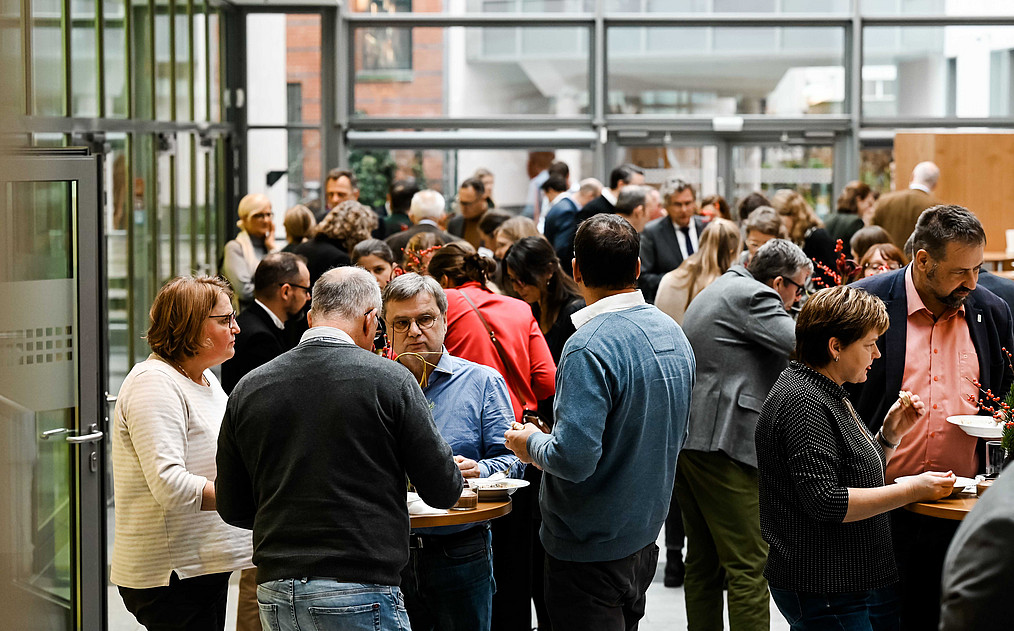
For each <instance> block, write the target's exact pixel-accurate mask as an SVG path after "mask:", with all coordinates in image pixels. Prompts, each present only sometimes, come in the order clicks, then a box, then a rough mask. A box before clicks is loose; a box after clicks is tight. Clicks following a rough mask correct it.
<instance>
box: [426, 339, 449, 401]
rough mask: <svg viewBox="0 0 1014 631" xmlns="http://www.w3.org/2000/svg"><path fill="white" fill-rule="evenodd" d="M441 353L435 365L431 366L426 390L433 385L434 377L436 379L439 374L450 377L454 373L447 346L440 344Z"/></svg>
mask: <svg viewBox="0 0 1014 631" xmlns="http://www.w3.org/2000/svg"><path fill="white" fill-rule="evenodd" d="M440 351H441V353H442V354H441V355H440V359H438V360H437V365H436V366H435V367H434V368H433V372H432V373H430V380H429V384H428V385H427V386H426V390H429V389H430V387H432V385H433V381H434V379H437V378H438V377H439V376H440V375H447V376H448V377H451V376H453V375H454V368H453V367H452V365H453V364H454V360H453V359H452V358H451V354H450V353H448V352H447V347H446V346H442V347H441V348H440Z"/></svg>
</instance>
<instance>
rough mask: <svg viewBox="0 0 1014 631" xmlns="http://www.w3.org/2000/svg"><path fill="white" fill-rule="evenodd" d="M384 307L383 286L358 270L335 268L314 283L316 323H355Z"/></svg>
mask: <svg viewBox="0 0 1014 631" xmlns="http://www.w3.org/2000/svg"><path fill="white" fill-rule="evenodd" d="M381 306H382V304H381V301H380V285H378V284H377V279H376V278H374V277H373V274H371V273H369V272H367V271H366V270H364V269H362V268H359V267H336V268H334V269H330V270H328V271H326V272H324V273H323V274H321V277H320V278H318V279H317V282H316V283H314V285H313V297H312V298H311V302H310V316H311V317H312V318H313V319H314V320H334V319H339V320H345V321H355V320H357V319H358V318H361V317H363V315H364V314H366V313H368V312H369V311H370V310H371V309H377V310H379V309H380V308H381Z"/></svg>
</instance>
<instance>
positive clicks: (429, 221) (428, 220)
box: [416, 219, 440, 228]
mask: <svg viewBox="0 0 1014 631" xmlns="http://www.w3.org/2000/svg"><path fill="white" fill-rule="evenodd" d="M424 223H425V224H429V225H431V226H436V227H437V228H439V227H440V224H438V223H437V222H435V221H433V220H432V219H420V220H419V222H418V223H417V224H416V225H417V226H421V225H423V224H424Z"/></svg>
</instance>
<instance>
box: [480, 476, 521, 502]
mask: <svg viewBox="0 0 1014 631" xmlns="http://www.w3.org/2000/svg"><path fill="white" fill-rule="evenodd" d="M528 484H529V482H528V480H516V479H514V478H501V479H498V480H491V479H489V478H468V486H469V487H471V488H472V489H474V490H475V492H476V493H477V494H478V495H479V501H480V502H487V501H489V500H497V499H506V498H507V496H508V495H510V494H511V493H513V492H514V491H516V490H518V489H521V488H524V487H526V486H528Z"/></svg>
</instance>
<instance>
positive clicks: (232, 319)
mask: <svg viewBox="0 0 1014 631" xmlns="http://www.w3.org/2000/svg"><path fill="white" fill-rule="evenodd" d="M237 315H239V314H237V313H236V312H235V311H233V312H232V313H223V314H222V315H215V314H211V315H209V316H208V318H210V319H214V320H221V322H222V324H224V325H226V326H230V327H231V326H234V325H235V324H236V316H237ZM226 318H228V320H227V319H226Z"/></svg>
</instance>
